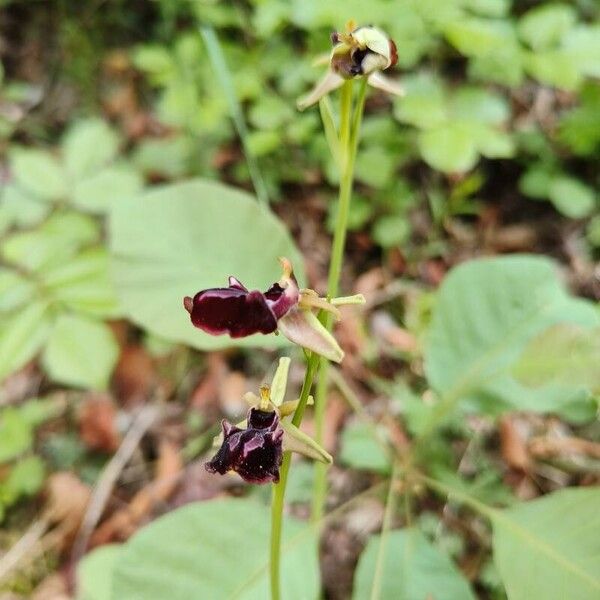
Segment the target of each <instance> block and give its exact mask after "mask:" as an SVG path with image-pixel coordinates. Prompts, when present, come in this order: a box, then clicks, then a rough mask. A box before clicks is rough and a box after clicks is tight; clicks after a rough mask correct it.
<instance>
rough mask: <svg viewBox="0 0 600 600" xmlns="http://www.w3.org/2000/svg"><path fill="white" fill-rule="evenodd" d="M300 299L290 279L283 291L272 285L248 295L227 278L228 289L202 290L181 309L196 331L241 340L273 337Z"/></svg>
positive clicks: (237, 284) (291, 278) (248, 292)
mask: <svg viewBox="0 0 600 600" xmlns="http://www.w3.org/2000/svg"><path fill="white" fill-rule="evenodd" d="M299 295H300V293H299V290H298V285H297V284H296V280H295V279H294V278H293V276H291V277H290V280H289V283H288V284H287V286H286V287H283V286H281V285H280V284H279V283H274V284H273V285H272V286H271V287H270V288H269V289H268V290H267V291H266V292H265V293H264V294H263V293H262V292H259V291H258V290H253V291H248V289H247V288H246V287H245V286H244V285H243V284H242V283H240V281H238V280H237V279H236V278H235V277H230V278H229V287H227V288H212V289H208V290H202V291H201V292H198V293H197V294H196V295H195V296H194V298H193V299H192V298H190V297H189V296H186V297H185V298H184V299H183V305H184V307H185V309H186V310H187V311H188V312H189V313H190V315H191V320H192V323H193V324H194V325H195V326H196V327H198V328H199V329H202V330H203V331H206V332H207V333H210V334H211V335H222V334H229V335H230V336H231V337H232V338H240V337H246V336H248V335H252V334H254V333H262V334H268V333H273V332H274V331H275V330H276V329H277V321H278V320H279V319H280V318H281V317H283V316H284V315H285V314H287V313H288V311H289V310H290V309H291V308H292V307H293V306H295V305H296V304H298V300H299Z"/></svg>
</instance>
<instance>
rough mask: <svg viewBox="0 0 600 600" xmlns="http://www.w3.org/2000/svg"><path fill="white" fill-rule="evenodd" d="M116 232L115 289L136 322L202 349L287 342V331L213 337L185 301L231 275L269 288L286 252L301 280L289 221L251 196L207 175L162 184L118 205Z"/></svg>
mask: <svg viewBox="0 0 600 600" xmlns="http://www.w3.org/2000/svg"><path fill="white" fill-rule="evenodd" d="M110 234H111V253H112V263H113V275H114V280H115V283H116V286H117V294H118V296H119V299H120V301H121V305H122V307H123V310H124V311H125V313H126V314H127V315H128V317H129V318H131V319H132V320H133V321H134V322H135V323H137V324H139V325H141V326H142V327H144V328H145V329H147V330H148V331H150V332H152V333H154V334H156V335H158V336H160V337H163V338H165V339H167V340H171V341H177V342H183V343H186V344H189V345H190V346H194V347H196V348H200V349H214V348H224V347H229V346H234V345H245V346H271V347H272V346H275V345H276V344H278V343H282V340H281V336H280V337H279V338H277V337H276V336H262V335H255V336H251V337H249V338H243V339H241V340H232V339H230V338H229V337H227V336H218V337H213V336H209V335H208V334H205V333H204V332H202V331H200V330H199V329H196V328H195V327H193V326H192V325H191V323H190V319H189V315H188V314H187V312H186V311H185V310H184V308H183V306H182V300H183V297H184V296H193V295H194V294H195V293H196V292H198V291H199V290H202V289H205V288H212V287H223V286H226V285H227V277H228V276H229V275H234V276H235V277H237V278H238V279H240V281H242V283H244V284H245V285H246V286H247V287H248V288H249V289H266V288H267V286H269V285H270V284H271V283H272V282H274V281H276V280H277V279H279V277H280V273H281V271H280V268H279V264H278V262H277V258H278V257H280V256H286V257H287V258H289V259H290V260H291V261H292V262H293V264H294V266H295V268H296V272H297V274H298V275H299V278H300V279H302V267H303V265H302V259H301V257H300V254H299V253H298V250H297V249H296V247H295V246H294V243H293V242H292V239H291V238H290V236H289V234H288V233H287V231H286V230H285V228H284V226H283V224H282V223H281V222H280V221H279V220H278V219H277V218H276V217H275V216H273V214H272V213H271V212H270V211H269V210H268V209H266V208H264V207H262V206H260V205H259V204H258V203H257V202H256V200H254V198H252V196H250V195H248V194H246V193H244V192H241V191H238V190H235V189H233V188H231V187H227V186H225V185H222V184H219V183H215V182H210V181H202V180H193V181H189V182H186V183H179V184H175V185H168V186H163V187H161V188H157V189H155V190H153V191H150V192H146V193H145V194H143V195H142V196H139V197H137V198H128V199H126V200H125V201H123V202H121V203H119V204H117V205H115V206H114V210H113V211H112V212H111V228H110Z"/></svg>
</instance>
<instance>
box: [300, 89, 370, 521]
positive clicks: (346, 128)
mask: <svg viewBox="0 0 600 600" xmlns="http://www.w3.org/2000/svg"><path fill="white" fill-rule="evenodd" d="M366 92H367V81H366V79H362V80H361V84H360V88H359V91H358V98H357V102H356V108H355V110H354V114H352V80H350V81H348V82H346V83H345V84H344V86H343V87H342V96H341V111H340V146H341V156H342V164H341V165H340V167H341V177H340V189H339V196H338V206H337V209H338V213H337V219H336V224H335V231H334V234H333V246H332V250H331V261H330V263H329V276H328V278H327V297H328V298H329V299H331V298H333V297H335V296H337V294H338V289H339V285H340V275H341V272H342V264H343V261H344V248H345V246H346V232H347V230H348V213H349V212H350V201H351V199H352V187H353V184H354V167H355V164H356V153H357V151H358V140H359V137H360V126H361V123H362V116H363V111H364V107H365V98H366ZM322 320H323V325H325V327H326V328H327V329H328V330H329V331H331V329H332V328H333V316H332V315H331V314H330V313H325V314H324V315H323V319H322ZM328 384H329V362H328V361H327V360H326V359H324V358H323V359H321V365H320V369H319V381H318V383H317V389H316V392H315V440H316V441H317V443H318V444H322V443H323V430H324V427H325V407H326V398H327V388H328ZM326 495H327V467H326V465H323V464H321V463H315V480H314V484H313V498H312V511H311V519H312V521H313V522H318V521H320V520H321V517H322V516H323V508H324V505H325V498H326Z"/></svg>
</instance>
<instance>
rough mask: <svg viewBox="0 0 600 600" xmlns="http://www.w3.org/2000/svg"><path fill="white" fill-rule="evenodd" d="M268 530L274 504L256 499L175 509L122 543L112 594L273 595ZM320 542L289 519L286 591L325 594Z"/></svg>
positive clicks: (288, 594) (148, 599) (150, 598)
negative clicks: (321, 584) (268, 506)
mask: <svg viewBox="0 0 600 600" xmlns="http://www.w3.org/2000/svg"><path fill="white" fill-rule="evenodd" d="M268 532H269V515H268V511H267V510H265V507H264V506H262V505H260V504H257V503H255V502H253V501H251V500H233V499H229V500H215V501H212V502H201V503H195V504H190V505H188V506H185V507H183V508H181V509H178V510H175V511H173V512H171V513H169V514H168V515H166V516H164V517H162V518H160V519H158V520H156V521H155V522H154V523H152V524H151V525H149V526H147V527H145V528H144V529H142V530H141V531H140V532H139V533H138V534H136V535H135V536H134V537H133V538H132V539H131V540H130V541H128V542H127V543H126V544H125V546H123V547H122V549H121V551H120V553H119V556H118V557H117V560H116V561H115V571H114V573H113V574H112V575H111V576H112V578H113V587H112V596H111V597H112V598H114V599H115V600H116V599H117V598H129V599H130V600H136V599H138V598H140V599H141V598H143V599H144V600H154V599H156V600H158V599H162V598H165V597H166V596H168V597H169V598H172V599H173V600H180V599H181V600H187V599H189V598H193V597H201V598H211V599H214V600H219V599H220V598H231V597H232V596H235V597H238V598H243V599H244V600H246V599H250V598H257V599H258V598H261V599H262V598H265V597H267V595H268V576H267V573H268V549H267V544H266V543H265V540H266V539H267V538H268ZM315 550H316V538H315V535H314V534H313V533H312V532H311V531H310V530H309V529H307V527H306V526H303V525H301V524H299V523H298V522H297V521H295V520H293V519H286V520H285V523H284V541H283V547H282V570H283V571H282V580H283V581H284V582H285V586H284V596H283V597H284V598H286V599H292V598H298V599H299V598H307V597H311V598H312V597H314V596H315V595H316V594H317V589H318V581H317V573H318V568H317V564H316V552H315ZM109 558H110V557H109ZM88 560H89V559H88ZM90 571H91V569H84V570H82V571H80V572H79V577H80V581H81V580H82V579H81V578H85V577H86V575H87V576H90V575H91V576H94V573H90ZM105 576H106V575H105ZM83 585H84V589H85V588H86V587H90V586H91V582H89V583H88V582H86V581H85V579H83ZM92 598H94V600H95V597H92Z"/></svg>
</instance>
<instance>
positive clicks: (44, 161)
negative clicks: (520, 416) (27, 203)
mask: <svg viewBox="0 0 600 600" xmlns="http://www.w3.org/2000/svg"><path fill="white" fill-rule="evenodd" d="M11 167H12V171H13V175H14V177H15V179H16V181H17V183H18V184H19V186H21V187H22V188H23V189H24V190H26V191H27V192H29V193H31V194H33V195H34V196H36V197H37V198H39V199H41V200H47V201H56V200H61V199H62V198H64V197H65V196H66V194H67V185H66V176H65V173H64V172H63V170H62V168H61V166H60V163H59V162H58V160H57V159H56V158H55V157H54V156H53V155H52V154H50V152H46V151H44V150H30V149H19V150H15V151H14V152H13V154H12V157H11Z"/></svg>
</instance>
